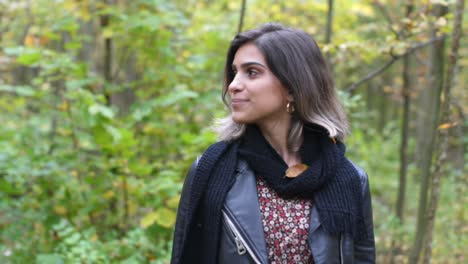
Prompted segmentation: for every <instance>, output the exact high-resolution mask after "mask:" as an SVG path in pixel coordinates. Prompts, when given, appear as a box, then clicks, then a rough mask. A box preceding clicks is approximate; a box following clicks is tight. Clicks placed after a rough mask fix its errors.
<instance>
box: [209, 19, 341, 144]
mask: <svg viewBox="0 0 468 264" xmlns="http://www.w3.org/2000/svg"><path fill="white" fill-rule="evenodd" d="M247 43H253V44H255V45H256V46H257V48H258V49H259V50H260V51H261V52H262V54H263V56H265V60H266V62H267V64H268V67H269V68H270V70H271V71H272V73H273V74H274V75H275V76H276V77H277V78H278V80H279V81H280V82H281V84H282V85H283V86H284V87H285V88H286V89H288V91H289V92H290V93H291V95H292V96H293V98H294V102H293V104H294V108H295V111H294V112H293V113H292V125H291V128H290V131H289V136H288V146H289V148H290V149H291V150H292V151H298V150H299V148H300V146H301V144H302V128H303V124H304V123H315V124H318V125H320V126H322V127H324V128H325V129H326V130H327V131H328V133H329V136H330V137H334V138H336V139H338V140H340V141H343V140H344V138H345V137H346V135H347V134H348V132H349V127H348V121H347V119H346V115H345V113H344V111H343V108H342V106H341V104H340V102H339V100H338V96H337V94H336V91H335V88H334V84H333V80H332V78H331V74H330V71H329V70H328V67H327V64H326V62H325V59H324V57H323V55H322V53H321V52H320V49H319V47H318V45H317V43H316V42H315V40H314V39H313V38H312V36H311V35H309V34H307V33H306V32H304V31H302V30H297V29H292V28H287V27H284V26H283V25H281V24H276V23H269V24H265V25H263V26H260V27H258V28H256V29H253V30H249V31H245V32H242V33H239V34H238V35H236V36H235V38H234V39H233V40H232V42H231V45H230V47H229V49H228V52H227V57H226V64H225V67H224V85H223V93H222V98H223V102H224V104H225V105H226V106H227V107H228V109H230V98H229V94H228V86H229V84H230V83H231V82H232V80H233V79H234V75H235V74H234V73H233V71H232V67H231V65H232V63H233V61H234V56H235V54H236V52H237V50H238V49H239V48H240V47H241V46H243V45H245V44H247ZM284 107H286V105H285V106H284ZM245 126H246V124H238V123H236V122H234V121H233V120H232V118H231V114H229V115H228V116H227V117H224V118H220V119H217V120H215V122H214V124H213V129H214V130H215V132H216V133H217V134H218V138H219V140H222V141H231V140H235V139H238V138H240V137H241V136H242V135H243V134H244V132H245Z"/></svg>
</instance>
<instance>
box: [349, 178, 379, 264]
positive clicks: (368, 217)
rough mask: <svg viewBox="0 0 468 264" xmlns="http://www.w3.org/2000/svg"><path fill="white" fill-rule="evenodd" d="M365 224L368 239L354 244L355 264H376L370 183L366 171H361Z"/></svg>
mask: <svg viewBox="0 0 468 264" xmlns="http://www.w3.org/2000/svg"><path fill="white" fill-rule="evenodd" d="M359 174H360V176H361V186H362V197H363V200H362V202H363V211H364V222H365V225H366V229H367V234H368V238H367V239H365V240H362V241H355V242H354V259H355V263H375V241H374V225H373V220H372V201H371V194H370V189H369V181H368V177H367V174H366V173H365V172H364V170H362V169H360V170H359Z"/></svg>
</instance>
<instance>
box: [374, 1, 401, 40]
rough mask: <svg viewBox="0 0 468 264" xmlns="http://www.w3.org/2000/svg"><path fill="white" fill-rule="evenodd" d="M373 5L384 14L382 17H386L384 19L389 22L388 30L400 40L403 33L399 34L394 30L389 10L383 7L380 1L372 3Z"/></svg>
mask: <svg viewBox="0 0 468 264" xmlns="http://www.w3.org/2000/svg"><path fill="white" fill-rule="evenodd" d="M372 4H373V5H374V6H375V7H376V8H377V9H379V11H380V12H381V13H382V15H383V16H384V18H385V19H386V20H387V22H388V28H389V29H390V30H391V31H392V32H393V33H394V34H395V36H396V37H397V39H399V38H400V35H401V32H398V31H396V30H395V29H394V28H393V24H394V22H393V19H392V18H391V17H390V14H389V13H388V11H387V9H385V7H384V6H383V5H382V3H380V2H379V1H377V0H376V1H372Z"/></svg>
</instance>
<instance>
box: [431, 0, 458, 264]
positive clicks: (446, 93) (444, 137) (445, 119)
mask: <svg viewBox="0 0 468 264" xmlns="http://www.w3.org/2000/svg"><path fill="white" fill-rule="evenodd" d="M463 8H464V0H458V1H457V3H456V7H455V20H454V27H453V32H452V47H451V51H450V54H449V58H448V64H447V67H448V69H447V75H446V79H445V83H444V85H443V97H442V107H441V110H442V116H441V121H442V122H441V123H442V126H443V125H446V127H445V128H444V127H441V126H439V129H438V132H439V133H438V141H437V146H436V151H437V156H436V157H437V163H436V166H435V170H434V173H433V175H432V192H431V199H430V201H429V206H428V220H427V221H428V224H427V231H426V233H427V239H426V250H425V254H424V261H423V262H424V263H431V254H432V237H433V233H434V223H435V216H436V211H437V205H438V202H439V194H440V184H441V183H440V179H441V178H442V165H443V164H444V162H445V161H446V157H447V149H448V137H449V133H448V132H449V129H450V127H451V125H450V124H451V123H450V89H451V86H452V81H453V76H454V69H455V66H456V64H457V56H458V48H459V43H460V36H461V27H462V20H463Z"/></svg>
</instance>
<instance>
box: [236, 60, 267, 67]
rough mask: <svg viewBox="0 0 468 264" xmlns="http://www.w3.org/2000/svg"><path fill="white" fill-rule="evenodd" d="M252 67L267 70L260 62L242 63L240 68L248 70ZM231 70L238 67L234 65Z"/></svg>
mask: <svg viewBox="0 0 468 264" xmlns="http://www.w3.org/2000/svg"><path fill="white" fill-rule="evenodd" d="M252 65H255V66H260V67H262V68H265V69H266V68H267V67H266V66H265V65H263V64H261V63H259V62H254V61H252V62H245V63H242V64H241V65H240V67H241V68H244V69H245V68H247V67H249V66H252ZM231 68H233V69H234V68H236V65H234V64H232V65H231Z"/></svg>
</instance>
